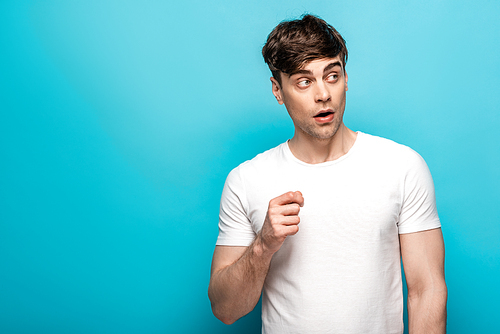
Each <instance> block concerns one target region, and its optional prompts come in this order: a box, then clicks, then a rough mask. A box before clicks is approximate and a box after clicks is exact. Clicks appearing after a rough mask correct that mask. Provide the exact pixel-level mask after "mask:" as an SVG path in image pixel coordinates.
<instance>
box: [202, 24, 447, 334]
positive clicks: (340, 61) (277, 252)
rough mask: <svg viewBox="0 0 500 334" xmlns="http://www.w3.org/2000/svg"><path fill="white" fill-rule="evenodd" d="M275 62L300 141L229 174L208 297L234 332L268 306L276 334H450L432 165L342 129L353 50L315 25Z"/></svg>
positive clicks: (269, 329) (267, 53) (292, 31)
mask: <svg viewBox="0 0 500 334" xmlns="http://www.w3.org/2000/svg"><path fill="white" fill-rule="evenodd" d="M262 52H263V56H264V59H265V61H266V63H267V64H268V65H269V68H270V69H271V71H272V74H273V77H272V78H271V82H272V91H273V94H274V96H275V97H276V99H277V101H278V103H279V104H284V105H285V107H286V109H287V111H288V113H289V115H290V117H291V119H292V121H293V123H294V126H295V134H294V136H293V138H292V139H290V140H289V141H287V142H285V143H283V144H281V145H280V146H278V147H276V148H274V149H271V150H269V151H266V152H264V153H262V154H259V155H258V156H257V157H255V158H254V159H252V160H250V161H247V162H245V163H243V164H241V165H240V166H238V167H237V168H235V169H234V170H233V171H231V173H230V174H229V176H228V178H227V180H226V184H225V186H224V190H223V194H222V200H221V209H220V221H219V228H220V233H219V238H218V240H217V246H216V247H215V252H214V256H213V262H212V275H211V279H210V285H209V291H208V293H209V297H210V300H211V303H212V310H213V312H214V314H215V316H216V317H217V318H219V319H220V320H222V321H223V322H224V323H226V324H230V323H233V322H234V321H236V320H237V319H239V318H240V317H242V316H244V315H245V314H247V313H248V312H250V311H251V310H252V309H253V308H254V307H255V305H256V304H257V302H258V300H259V298H260V296H261V293H262V331H263V332H264V333H384V334H385V333H403V328H404V325H403V292H402V279H401V266H400V259H401V258H402V259H403V265H404V270H405V275H406V282H407V285H408V312H409V327H410V333H427V334H428V333H444V332H445V330H446V299H447V289H446V284H445V281H444V269H443V268H444V245H443V239H442V234H441V229H440V222H439V218H438V215H437V210H436V206H435V199H434V186H433V183H432V178H431V175H430V173H429V170H428V168H427V165H426V164H425V162H424V161H423V159H422V158H421V157H420V156H419V155H418V154H417V153H416V152H414V151H413V150H411V149H410V148H408V147H406V146H403V145H399V144H396V143H394V142H392V141H390V140H387V139H383V138H380V137H375V136H370V135H368V134H364V133H361V132H353V131H352V130H350V129H348V128H347V127H346V126H345V125H344V123H343V120H342V118H343V113H344V109H345V101H346V91H347V73H346V71H345V65H346V60H347V49H346V47H345V41H344V39H343V38H342V37H341V36H340V34H339V33H338V32H337V31H336V30H335V29H334V28H333V27H332V26H330V25H328V24H327V23H326V22H325V21H323V20H321V19H319V18H317V17H315V16H311V15H305V16H303V17H302V18H301V19H300V20H294V21H286V22H282V23H280V24H279V25H278V26H277V27H276V28H275V29H274V30H273V31H272V32H271V34H270V35H269V36H268V39H267V43H266V45H265V46H264V48H263V50H262Z"/></svg>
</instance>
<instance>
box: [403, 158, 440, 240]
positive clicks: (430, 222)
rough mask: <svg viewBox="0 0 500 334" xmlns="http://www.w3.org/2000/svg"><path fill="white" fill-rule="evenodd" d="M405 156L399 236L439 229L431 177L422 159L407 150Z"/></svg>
mask: <svg viewBox="0 0 500 334" xmlns="http://www.w3.org/2000/svg"><path fill="white" fill-rule="evenodd" d="M408 150H409V152H408V153H409V155H408V156H407V157H406V156H405V159H406V160H405V165H406V166H407V167H406V174H405V176H404V180H403V202H402V208H401V212H400V216H399V222H398V228H399V233H400V234H405V233H413V232H419V231H425V230H430V229H434V228H438V227H441V223H440V221H439V216H438V213H437V208H436V197H435V193H434V183H433V181H432V176H431V173H430V171H429V168H428V167H427V164H426V163H425V161H424V159H423V158H422V157H421V156H420V155H419V154H418V153H416V152H415V151H413V150H411V149H409V148H408Z"/></svg>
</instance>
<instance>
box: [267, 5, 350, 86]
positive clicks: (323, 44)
mask: <svg viewBox="0 0 500 334" xmlns="http://www.w3.org/2000/svg"><path fill="white" fill-rule="evenodd" d="M262 56H263V57H264V61H265V62H266V64H267V65H268V66H269V69H270V70H271V72H272V74H273V77H274V78H275V79H276V80H277V81H278V82H279V83H280V84H281V77H280V72H283V73H286V74H288V75H291V74H293V73H294V72H296V71H297V70H299V69H300V68H301V67H302V66H304V64H305V63H306V62H309V61H311V60H315V59H321V58H335V57H337V56H340V57H339V58H340V61H341V62H342V66H343V67H344V70H345V64H346V62H347V48H346V46H345V40H344V39H343V38H342V36H341V35H340V34H339V32H338V31H337V30H335V28H334V27H332V26H331V25H329V24H328V23H326V22H325V21H324V20H322V19H320V18H319V17H317V16H314V15H309V14H307V15H303V16H302V17H301V18H300V19H297V20H292V21H283V22H281V23H280V24H278V25H277V26H276V28H274V30H273V31H271V33H270V34H269V36H267V42H266V44H265V45H264V47H263V48H262Z"/></svg>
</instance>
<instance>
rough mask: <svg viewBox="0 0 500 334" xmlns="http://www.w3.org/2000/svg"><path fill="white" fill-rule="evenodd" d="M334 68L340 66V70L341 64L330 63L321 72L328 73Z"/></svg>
mask: <svg viewBox="0 0 500 334" xmlns="http://www.w3.org/2000/svg"><path fill="white" fill-rule="evenodd" d="M335 66H340V68H342V64H341V63H340V61H336V62H334V63H330V64H328V65H327V66H326V67H325V69H324V70H323V73H326V72H328V71H330V70H331V69H332V68H334V67H335Z"/></svg>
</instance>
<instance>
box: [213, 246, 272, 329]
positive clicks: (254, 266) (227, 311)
mask: <svg viewBox="0 0 500 334" xmlns="http://www.w3.org/2000/svg"><path fill="white" fill-rule="evenodd" d="M271 258H272V253H270V252H268V251H265V250H264V247H263V246H262V242H261V239H260V238H259V237H257V238H256V239H255V241H254V242H253V243H252V244H251V245H250V246H249V247H248V248H247V250H246V251H245V253H243V255H242V256H241V257H240V258H239V259H238V260H237V261H236V262H234V263H233V264H231V265H229V266H227V267H225V268H223V269H220V270H219V271H217V272H214V273H212V277H211V279H210V285H209V288H208V296H209V298H210V301H211V303H212V311H213V313H214V315H215V316H216V317H217V318H218V319H220V320H221V321H222V322H224V323H225V324H232V323H233V322H235V321H236V320H238V319H239V318H241V317H242V316H244V315H246V314H247V313H249V312H250V311H252V310H253V308H254V307H255V305H256V304H257V302H258V301H259V298H260V295H261V292H262V287H263V285H264V280H265V279H266V275H267V272H268V270H269V265H270V263H271Z"/></svg>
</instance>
